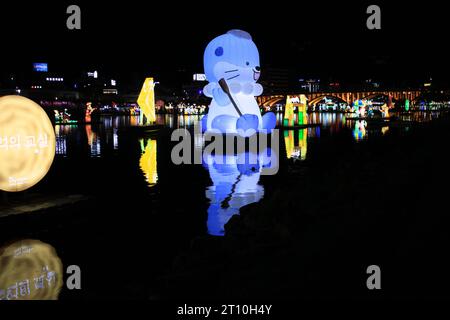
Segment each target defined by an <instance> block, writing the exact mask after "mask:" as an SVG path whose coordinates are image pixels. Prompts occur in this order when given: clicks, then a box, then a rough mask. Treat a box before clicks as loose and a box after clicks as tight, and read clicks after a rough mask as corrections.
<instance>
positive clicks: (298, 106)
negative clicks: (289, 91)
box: [283, 94, 308, 127]
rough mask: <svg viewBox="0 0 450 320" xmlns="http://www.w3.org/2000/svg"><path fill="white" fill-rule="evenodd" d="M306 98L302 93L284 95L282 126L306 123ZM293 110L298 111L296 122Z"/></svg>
mask: <svg viewBox="0 0 450 320" xmlns="http://www.w3.org/2000/svg"><path fill="white" fill-rule="evenodd" d="M307 101H308V99H307V98H306V96H305V95H304V94H301V95H298V96H287V97H286V106H285V108H284V120H283V125H284V126H287V127H289V126H294V125H296V124H299V125H302V124H306V123H307V121H308V120H307V114H306V111H307V107H308V102H307ZM294 110H297V111H298V114H297V123H295V114H294Z"/></svg>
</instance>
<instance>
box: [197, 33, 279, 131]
mask: <svg viewBox="0 0 450 320" xmlns="http://www.w3.org/2000/svg"><path fill="white" fill-rule="evenodd" d="M204 68H205V74H206V78H207V80H208V82H209V83H208V84H207V85H206V86H205V88H204V89H203V93H204V95H205V96H207V97H210V98H212V101H211V104H210V106H209V112H208V114H207V115H206V116H205V119H203V121H202V123H205V124H206V128H203V129H204V130H205V129H206V130H207V131H210V130H218V131H220V132H222V133H239V134H243V135H245V134H244V133H243V132H244V131H245V130H250V131H253V132H256V131H259V130H262V129H265V130H272V129H273V128H275V117H273V116H271V115H269V114H270V113H267V114H265V115H264V116H261V111H260V109H259V106H258V103H257V101H256V99H255V97H256V96H259V95H261V94H262V92H263V88H262V86H261V85H260V84H259V83H257V81H258V79H259V77H260V74H261V68H260V64H259V52H258V48H257V47H256V45H255V43H254V42H253V40H252V37H251V36H250V34H248V33H247V32H245V31H242V30H231V31H228V32H227V33H226V34H223V35H220V36H218V37H216V38H215V39H213V40H212V41H211V42H210V43H209V44H208V45H207V47H206V49H205V53H204ZM266 117H267V119H265V118H266ZM241 130H242V131H241ZM247 132H248V131H247Z"/></svg>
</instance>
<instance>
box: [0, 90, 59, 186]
mask: <svg viewBox="0 0 450 320" xmlns="http://www.w3.org/2000/svg"><path fill="white" fill-rule="evenodd" d="M55 148H56V138H55V131H54V129H53V125H52V123H51V122H50V119H49V118H48V116H47V114H46V113H45V111H44V110H43V109H42V108H41V107H40V106H39V105H38V104H36V103H35V102H33V101H31V100H29V99H27V98H24V97H20V96H5V97H2V98H0V190H4V191H8V192H18V191H23V190H26V189H28V188H30V187H32V186H34V185H35V184H36V183H38V182H39V181H40V180H41V179H42V178H43V177H44V176H45V175H46V174H47V173H48V171H49V169H50V166H51V165H52V163H53V159H54V157H55Z"/></svg>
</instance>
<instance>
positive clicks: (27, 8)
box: [0, 1, 450, 84]
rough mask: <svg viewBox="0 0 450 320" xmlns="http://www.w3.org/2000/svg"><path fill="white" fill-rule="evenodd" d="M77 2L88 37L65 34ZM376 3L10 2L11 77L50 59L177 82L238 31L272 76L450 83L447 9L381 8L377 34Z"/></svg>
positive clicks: (6, 67) (6, 51)
mask: <svg viewBox="0 0 450 320" xmlns="http://www.w3.org/2000/svg"><path fill="white" fill-rule="evenodd" d="M10 2H11V1H10ZM144 2H145V3H144ZM155 3H156V5H155ZM69 4H78V5H79V6H80V7H81V10H82V30H81V31H69V30H67V29H66V19H67V17H68V15H67V14H66V13H65V11H66V8H67V6H68V5H69ZM370 4H373V3H372V2H360V3H359V4H351V3H345V4H344V2H343V1H335V2H319V1H291V2H287V1H273V3H272V4H262V3H260V4H258V3H257V2H256V1H252V2H250V1H247V2H245V1H209V2H204V1H202V2H198V1H195V2H194V1H186V2H184V3H183V4H176V3H175V2H173V1H170V2H169V1H164V2H155V1H120V2H117V1H109V2H96V4H95V5H94V4H92V3H89V2H79V1H73V2H57V3H51V2H47V3H46V2H40V3H36V2H33V3H30V4H28V5H26V4H24V3H22V2H19V1H14V2H11V3H7V4H5V3H2V4H1V8H2V9H1V13H0V27H1V32H2V48H1V55H2V56H3V59H2V70H3V71H6V72H8V71H16V70H22V69H24V68H25V69H27V68H30V64H31V62H33V61H46V62H47V61H48V62H49V63H50V66H51V67H52V66H53V68H57V69H58V70H64V71H67V72H77V71H79V70H85V69H89V68H93V67H95V68H97V69H101V70H105V71H107V72H109V73H111V74H113V75H114V74H116V75H117V76H118V77H125V78H126V76H127V75H132V74H139V75H141V74H143V75H145V74H147V75H150V74H151V75H156V76H159V77H161V78H168V79H170V77H172V76H173V75H174V74H175V72H176V71H177V70H187V71H192V72H202V70H203V67H202V63H203V62H202V59H203V50H204V48H205V46H206V44H207V43H208V41H209V40H211V39H212V38H214V37H215V36H217V35H219V34H222V33H224V32H226V31H227V30H229V29H243V30H246V31H248V32H250V33H251V34H252V36H253V39H254V41H255V43H256V44H257V45H258V47H259V51H260V55H261V66H262V68H263V72H264V67H267V66H272V67H283V68H289V69H290V70H292V71H293V72H295V73H296V74H298V75H299V76H304V77H320V78H324V79H328V78H329V79H337V80H341V81H349V82H357V81H360V80H362V79H366V78H374V79H377V80H381V81H383V82H385V83H390V82H392V83H402V82H404V81H406V82H407V81H411V80H414V81H416V80H417V81H423V80H425V79H426V78H427V77H430V76H431V77H433V80H434V81H437V82H439V83H443V84H448V83H449V82H450V81H448V80H447V76H446V74H447V70H449V63H448V51H447V48H446V47H447V43H446V42H447V41H448V30H449V26H448V21H447V19H446V15H447V11H446V9H445V4H443V2H437V3H435V4H433V3H430V2H429V1H427V2H426V3H422V4H421V5H420V6H419V5H418V4H417V3H416V2H404V3H402V4H398V3H397V4H396V5H393V4H392V3H391V4H389V3H386V4H384V3H380V2H378V3H374V4H378V5H379V6H380V7H381V10H382V30H368V29H367V28H366V19H367V17H368V15H367V14H366V8H367V6H368V5H370ZM0 72H1V71H0Z"/></svg>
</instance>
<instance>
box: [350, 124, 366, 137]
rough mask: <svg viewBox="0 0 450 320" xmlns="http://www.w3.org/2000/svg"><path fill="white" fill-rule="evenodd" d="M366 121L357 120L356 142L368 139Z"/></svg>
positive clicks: (354, 132) (354, 133)
mask: <svg viewBox="0 0 450 320" xmlns="http://www.w3.org/2000/svg"><path fill="white" fill-rule="evenodd" d="M366 126H367V122H366V120H357V121H355V129H354V130H353V137H354V138H355V140H362V139H364V138H365V137H366V134H367V132H366Z"/></svg>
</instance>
